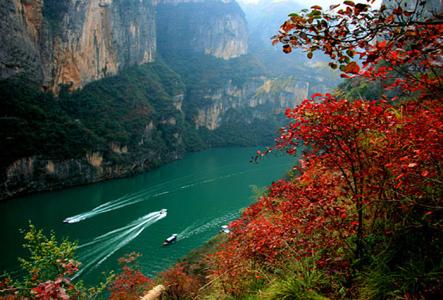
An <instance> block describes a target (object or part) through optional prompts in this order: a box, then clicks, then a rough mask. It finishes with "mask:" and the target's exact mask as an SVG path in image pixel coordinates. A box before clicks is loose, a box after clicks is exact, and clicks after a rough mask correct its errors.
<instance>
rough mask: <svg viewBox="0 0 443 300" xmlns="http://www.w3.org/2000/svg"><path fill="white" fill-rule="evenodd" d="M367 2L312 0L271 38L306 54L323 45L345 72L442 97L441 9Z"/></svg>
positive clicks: (286, 49) (408, 91)
mask: <svg viewBox="0 0 443 300" xmlns="http://www.w3.org/2000/svg"><path fill="white" fill-rule="evenodd" d="M366 2H367V3H355V2H354V1H343V4H342V5H340V4H337V5H332V6H331V7H330V8H329V10H323V8H322V7H320V6H318V5H315V6H312V7H311V9H309V10H304V11H302V12H301V13H293V14H290V15H289V17H290V18H289V19H288V20H287V21H286V22H285V23H284V24H283V25H282V26H281V28H280V31H279V34H277V35H276V36H275V37H274V41H273V43H274V44H276V43H278V42H280V43H282V44H283V51H284V52H286V53H290V52H291V51H292V49H293V48H300V49H303V50H304V51H306V52H307V56H308V58H312V57H313V55H314V52H316V51H321V52H323V53H325V54H326V55H328V56H329V57H330V59H331V62H330V63H329V65H330V67H331V68H333V69H336V68H337V67H338V68H340V70H341V71H342V77H345V78H349V77H355V76H359V75H360V76H365V77H366V78H368V79H371V80H375V79H377V80H382V81H383V82H384V83H385V84H386V86H387V87H389V88H394V87H399V88H401V91H402V92H403V93H406V94H409V95H411V94H412V95H413V94H414V93H419V94H420V95H421V96H422V97H436V96H437V97H441V96H442V92H443V87H442V80H441V74H442V66H443V64H442V54H443V47H442V34H443V22H442V15H441V13H442V12H441V11H432V10H430V8H429V7H428V6H427V4H426V1H421V0H417V1H412V2H413V4H415V5H409V6H407V7H405V6H402V5H401V4H404V3H405V2H406V1H404V2H403V3H402V2H401V1H399V2H397V4H398V6H397V7H395V6H394V7H390V8H387V7H386V6H382V7H381V8H380V9H374V8H372V7H371V4H372V3H373V2H374V0H367V1H366Z"/></svg>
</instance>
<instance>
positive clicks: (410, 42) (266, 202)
mask: <svg viewBox="0 0 443 300" xmlns="http://www.w3.org/2000/svg"><path fill="white" fill-rule="evenodd" d="M367 2H368V4H356V3H354V2H353V1H344V2H343V6H340V7H339V6H332V7H331V11H328V12H325V11H323V10H322V8H321V7H319V6H313V7H312V8H311V10H305V11H304V12H302V13H300V14H291V15H290V19H289V20H288V21H286V22H285V23H284V24H283V25H282V27H281V29H280V33H279V34H278V35H277V36H276V37H275V42H277V43H278V42H281V43H283V50H284V51H285V52H287V53H290V52H291V51H292V49H293V48H302V49H304V50H305V51H307V52H308V54H307V55H308V57H309V58H312V57H313V53H314V52H315V51H322V52H324V53H325V54H327V55H328V56H329V57H330V58H331V60H332V61H331V63H330V66H331V67H332V68H337V67H340V70H341V71H342V72H343V77H345V78H346V77H357V76H360V77H361V78H363V79H362V80H365V79H368V80H376V79H377V80H382V81H383V82H384V83H385V88H387V89H392V88H396V91H397V92H399V91H400V92H403V93H404V95H402V96H405V95H406V96H407V97H402V100H401V101H397V102H395V101H394V100H395V99H389V100H388V99H386V97H385V99H378V100H377V101H365V100H354V99H349V100H347V99H337V98H336V97H334V96H332V95H331V94H326V95H319V94H316V95H314V96H313V97H312V99H311V100H305V101H304V102H303V103H302V104H300V105H299V106H297V107H295V108H291V109H288V110H287V111H286V115H287V117H288V118H289V120H290V123H289V125H287V126H285V127H284V128H282V129H281V134H280V136H279V138H277V140H276V145H275V146H274V147H273V148H270V149H268V150H267V151H266V152H265V153H260V152H259V153H258V155H264V154H266V153H269V152H271V151H273V150H275V149H283V150H285V151H287V152H288V153H289V154H294V155H295V154H298V153H300V152H303V156H302V160H301V161H300V164H299V165H298V166H296V167H294V170H293V173H294V176H293V177H291V178H290V179H285V180H280V181H278V182H276V183H274V184H273V185H272V186H271V187H270V188H269V190H268V191H267V193H266V194H265V195H264V196H263V197H261V198H260V199H259V201H258V202H257V203H256V204H254V205H252V206H251V207H249V208H248V209H246V211H245V212H244V213H243V215H242V216H241V218H240V219H239V220H237V221H235V222H233V223H232V224H231V225H230V226H231V229H232V234H231V235H230V237H229V240H228V242H227V243H225V244H223V245H222V246H221V247H220V251H219V252H217V253H216V254H215V255H214V256H212V257H211V259H212V261H213V269H212V270H211V272H212V273H211V279H212V280H216V279H218V280H219V281H221V283H222V286H223V289H224V291H225V292H226V291H227V292H228V293H232V294H234V295H236V296H239V295H241V293H242V292H245V291H246V290H247V286H245V283H247V282H248V280H247V278H250V277H251V276H253V274H254V273H255V272H256V270H257V268H256V267H255V266H256V265H257V264H260V265H261V266H264V268H265V269H266V270H268V271H270V272H271V273H272V272H273V270H275V269H276V266H278V265H279V264H280V265H281V264H285V263H287V262H290V261H291V260H301V259H303V257H314V258H315V259H316V264H317V267H320V268H323V269H324V270H326V272H328V273H330V274H340V273H341V275H342V276H341V277H342V278H348V277H349V278H351V277H352V273H353V272H355V268H350V266H351V265H352V264H353V263H354V262H355V261H357V262H359V263H360V262H362V261H364V260H366V263H368V261H371V259H372V258H370V257H374V256H380V257H383V259H382V260H383V262H382V263H381V264H382V265H383V264H385V263H386V262H389V264H390V265H389V268H392V269H391V270H389V271H392V272H393V273H392V274H395V275H392V276H391V275H388V276H386V277H381V278H383V283H382V284H383V285H384V286H385V287H386V285H387V286H388V287H389V289H388V292H389V293H391V292H392V291H395V293H398V294H397V295H399V297H404V298H417V299H418V298H432V297H433V296H435V295H437V294H438V293H440V292H441V289H439V288H435V286H438V285H439V284H441V280H439V279H438V276H436V275H435V274H438V268H439V267H438V262H439V254H438V253H439V252H441V250H442V247H441V237H442V230H441V228H442V227H441V219H442V217H443V204H442V197H441V195H442V192H443V188H442V182H443V172H442V170H443V165H442V161H443V103H442V101H441V100H442V86H441V67H442V64H441V54H442V46H441V33H442V29H443V28H442V25H441V21H440V19H439V18H438V16H437V15H432V14H429V11H428V10H426V4H425V3H424V2H423V1H417V3H416V5H415V7H413V8H411V9H403V8H401V7H394V8H391V9H387V8H385V7H382V8H381V9H380V10H374V9H371V7H370V6H369V4H370V2H372V1H367ZM373 239H378V241H383V242H381V243H380V244H377V243H374V242H373V241H374V240H373ZM349 250H353V251H354V253H355V255H354V257H352V256H350V255H349V253H350V252H351V251H349ZM369 251H371V252H370V253H366V252H369ZM386 253H389V254H388V255H387V254H386ZM365 254H367V255H365ZM418 254H419V255H418ZM383 255H385V256H383ZM391 255H392V256H391ZM355 258H357V260H355ZM417 261H419V263H420V264H421V266H426V267H424V268H422V269H420V268H414V267H411V266H415V264H416V263H417ZM363 263H364V262H363ZM372 263H378V262H372ZM366 266H368V265H366ZM383 267H386V265H383ZM277 269H278V267H277ZM406 269H407V270H408V271H411V273H410V274H407V276H409V275H411V274H413V275H412V276H413V278H414V280H415V281H414V282H412V281H411V282H406V283H405V284H403V283H402V280H401V279H400V280H398V281H397V280H395V281H391V282H389V280H390V279H389V278H402V276H403V275H402V274H403V273H401V272H403V271H404V270H406ZM384 270H386V269H384ZM399 270H400V271H399ZM402 270H403V271H402ZM395 272H397V273H395ZM414 272H416V273H414ZM268 274H269V273H268ZM432 274H434V275H432ZM260 277H261V276H260ZM236 278H240V279H239V280H236ZM352 281H353V279H352V278H351V279H350V280H349V281H348V284H350V283H352ZM384 291H386V290H383V288H380V289H379V290H377V289H376V291H375V292H376V293H380V294H379V296H377V297H375V298H385V297H386V296H387V295H386V294H383V292H384ZM351 293H352V292H351ZM350 296H353V297H357V298H358V297H359V295H358V293H357V294H354V295H350ZM391 296H392V295H391Z"/></svg>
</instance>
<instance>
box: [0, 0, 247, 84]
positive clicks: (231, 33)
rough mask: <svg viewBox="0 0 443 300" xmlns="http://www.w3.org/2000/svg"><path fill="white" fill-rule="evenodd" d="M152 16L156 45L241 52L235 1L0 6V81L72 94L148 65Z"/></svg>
mask: <svg viewBox="0 0 443 300" xmlns="http://www.w3.org/2000/svg"><path fill="white" fill-rule="evenodd" d="M157 6H158V8H157ZM156 9H158V14H159V15H160V16H161V18H157V20H160V22H161V24H160V27H161V29H162V30H161V31H160V34H161V36H160V41H161V42H164V43H167V44H168V47H177V48H180V47H189V48H192V49H194V50H195V51H201V52H203V53H205V54H209V55H214V56H216V57H222V58H224V59H229V58H232V57H237V56H240V55H242V54H245V53H246V51H247V43H246V41H247V27H246V21H245V19H244V16H243V15H242V11H241V9H240V8H239V7H238V5H237V3H236V2H235V1H226V0H223V1H222V0H193V1H191V0H159V1H156V0H139V1H133V0H76V1H70V0H4V1H2V2H1V3H0V20H1V21H0V25H1V27H0V43H1V44H2V47H1V49H0V79H6V78H10V77H12V76H15V77H17V76H21V77H26V78H28V79H32V80H33V81H34V82H36V83H37V84H39V85H41V86H42V87H44V88H45V89H49V90H51V91H53V92H58V91H59V87H60V85H64V84H66V85H69V86H70V88H71V90H75V89H77V88H80V87H83V86H84V85H85V84H87V83H88V82H91V81H95V80H98V79H101V78H104V77H106V76H110V75H115V74H117V73H118V72H119V71H121V70H123V69H124V68H127V67H129V66H132V65H138V64H143V63H147V62H152V61H153V60H154V59H155V55H156V45H157V39H156V27H157V24H156V19H155V16H156ZM163 31H167V32H168V36H170V35H171V34H172V32H174V33H176V38H174V39H172V40H169V41H164V40H163V39H162V36H163ZM180 31H182V32H180ZM183 31H184V32H183ZM3 45H4V46H3Z"/></svg>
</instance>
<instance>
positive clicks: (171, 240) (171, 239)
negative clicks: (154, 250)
mask: <svg viewBox="0 0 443 300" xmlns="http://www.w3.org/2000/svg"><path fill="white" fill-rule="evenodd" d="M176 241H177V234H176V233H174V234H173V235H171V236H170V237H168V238H167V239H166V240H165V241H164V242H163V246H168V245H171V244H172V243H174V242H176Z"/></svg>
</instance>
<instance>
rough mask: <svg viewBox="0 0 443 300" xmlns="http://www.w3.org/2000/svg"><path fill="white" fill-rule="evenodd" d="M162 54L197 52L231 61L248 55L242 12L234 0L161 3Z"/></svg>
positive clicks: (160, 45)
mask: <svg viewBox="0 0 443 300" xmlns="http://www.w3.org/2000/svg"><path fill="white" fill-rule="evenodd" d="M157 25H158V31H157V32H158V34H157V40H158V44H159V49H160V52H161V51H162V49H168V51H178V52H187V51H194V52H199V53H204V54H207V55H213V56H215V57H217V58H223V59H232V58H235V57H239V56H241V55H244V54H246V53H247V52H248V27H247V23H246V19H245V16H244V13H243V11H242V10H241V8H240V6H239V5H238V4H237V2H235V1H231V0H158V4H157Z"/></svg>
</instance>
